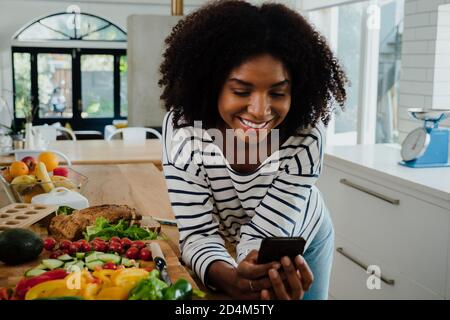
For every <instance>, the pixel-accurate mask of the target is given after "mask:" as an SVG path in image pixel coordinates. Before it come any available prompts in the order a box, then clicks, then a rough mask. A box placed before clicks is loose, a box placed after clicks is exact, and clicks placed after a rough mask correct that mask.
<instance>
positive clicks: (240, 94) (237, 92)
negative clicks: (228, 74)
mask: <svg viewBox="0 0 450 320" xmlns="http://www.w3.org/2000/svg"><path fill="white" fill-rule="evenodd" d="M233 93H234V94H235V95H237V96H239V97H248V96H249V95H250V92H247V91H233Z"/></svg>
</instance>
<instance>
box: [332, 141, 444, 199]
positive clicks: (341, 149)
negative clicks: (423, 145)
mask: <svg viewBox="0 0 450 320" xmlns="http://www.w3.org/2000/svg"><path fill="white" fill-rule="evenodd" d="M399 161H401V156H400V145H397V144H374V145H354V146H328V147H326V149H325V155H324V163H325V164H330V163H336V164H339V165H342V166H345V167H352V166H356V167H358V169H359V170H361V171H362V172H364V173H366V174H367V175H376V176H377V177H380V178H382V179H386V180H387V181H389V182H394V183H396V184H397V185H400V186H404V187H405V189H413V190H415V191H417V192H419V193H424V194H427V195H429V196H431V197H436V198H438V199H440V200H444V201H450V167H442V168H420V169H418V168H408V167H404V166H401V165H399V164H398V162H399Z"/></svg>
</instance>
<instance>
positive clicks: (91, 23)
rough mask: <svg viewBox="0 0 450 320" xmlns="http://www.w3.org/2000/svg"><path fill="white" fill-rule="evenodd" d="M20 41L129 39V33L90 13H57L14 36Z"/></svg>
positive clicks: (33, 23)
mask: <svg viewBox="0 0 450 320" xmlns="http://www.w3.org/2000/svg"><path fill="white" fill-rule="evenodd" d="M14 39H15V40H18V41H53V40H85V41H119V42H124V41H127V34H126V33H125V31H123V30H122V29H121V28H120V27H118V26H117V25H115V24H113V23H111V22H110V21H108V20H106V19H103V18H100V17H98V16H95V15H92V14H88V13H75V12H74V13H67V12H63V13H56V14H52V15H49V16H46V17H44V18H40V19H38V20H36V21H34V22H32V23H30V24H28V25H27V26H25V27H24V28H22V29H21V30H20V31H19V32H17V34H16V35H15V36H14Z"/></svg>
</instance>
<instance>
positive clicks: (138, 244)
mask: <svg viewBox="0 0 450 320" xmlns="http://www.w3.org/2000/svg"><path fill="white" fill-rule="evenodd" d="M131 246H132V247H136V248H138V249H139V250H141V249H142V248H144V247H145V243H144V241H141V240H137V241H133V244H132V245H131Z"/></svg>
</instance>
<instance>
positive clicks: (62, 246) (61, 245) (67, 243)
mask: <svg viewBox="0 0 450 320" xmlns="http://www.w3.org/2000/svg"><path fill="white" fill-rule="evenodd" d="M71 244H72V241H70V240H62V241H61V242H60V243H59V248H60V249H61V250H67V249H69V247H70V245H71Z"/></svg>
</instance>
